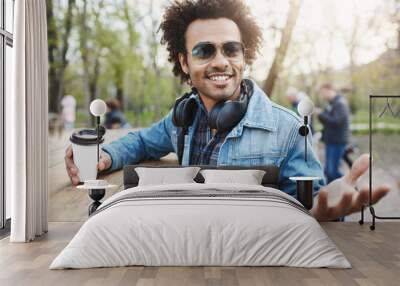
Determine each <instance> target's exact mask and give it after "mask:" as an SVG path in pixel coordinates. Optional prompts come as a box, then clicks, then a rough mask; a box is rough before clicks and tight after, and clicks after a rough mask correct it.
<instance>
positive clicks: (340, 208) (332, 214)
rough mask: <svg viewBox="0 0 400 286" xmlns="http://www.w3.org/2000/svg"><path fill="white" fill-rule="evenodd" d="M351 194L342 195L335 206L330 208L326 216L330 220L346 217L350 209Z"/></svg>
mask: <svg viewBox="0 0 400 286" xmlns="http://www.w3.org/2000/svg"><path fill="white" fill-rule="evenodd" d="M352 200H353V193H343V195H342V198H341V199H340V201H339V203H338V204H337V205H336V206H333V207H330V208H329V210H328V216H329V218H330V219H337V218H339V217H342V216H345V215H348V214H349V213H350V212H351V209H352V204H351V202H352Z"/></svg>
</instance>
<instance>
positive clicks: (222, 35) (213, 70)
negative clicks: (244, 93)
mask: <svg viewBox="0 0 400 286" xmlns="http://www.w3.org/2000/svg"><path fill="white" fill-rule="evenodd" d="M185 40H186V50H187V54H186V55H184V54H180V55H179V62H180V64H181V66H182V70H183V71H184V72H185V73H187V74H189V76H190V80H191V82H192V84H193V86H194V87H196V88H197V90H198V91H199V93H200V96H201V97H202V100H203V102H204V104H205V105H206V107H207V109H208V107H212V106H213V105H214V104H215V103H217V102H219V101H221V100H227V99H235V98H237V97H238V96H239V94H240V82H241V81H242V78H243V70H244V65H245V63H244V56H243V57H240V60H237V58H236V59H235V60H232V58H230V57H227V56H226V55H224V53H223V51H222V44H223V43H226V42H237V43H238V42H239V43H240V42H241V34H240V30H239V28H238V26H237V25H236V23H235V22H233V21H232V20H229V19H227V18H219V19H204V20H203V19H201V20H195V21H193V22H192V23H190V25H189V26H188V28H187V30H186V34H185ZM199 43H212V44H213V45H215V47H217V49H216V53H215V55H214V56H213V57H212V58H210V59H209V60H208V61H206V62H202V61H199V60H198V59H196V58H195V57H193V55H192V50H193V48H194V47H195V46H196V45H198V44H199Z"/></svg>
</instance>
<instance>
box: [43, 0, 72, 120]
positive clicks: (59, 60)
mask: <svg viewBox="0 0 400 286" xmlns="http://www.w3.org/2000/svg"><path fill="white" fill-rule="evenodd" d="M46 5H47V11H46V17H47V23H48V25H47V38H48V53H49V111H50V112H54V113H59V111H60V100H61V97H62V96H63V94H64V71H65V69H66V68H67V65H68V60H67V57H66V55H67V52H68V48H69V44H68V43H69V42H68V41H69V36H70V34H71V28H72V9H73V6H74V5H75V0H69V1H68V7H67V10H66V12H65V14H64V25H63V27H64V28H65V31H64V34H63V36H62V46H61V47H59V42H58V38H59V35H58V33H57V26H56V21H55V18H54V14H53V2H52V0H47V1H46ZM60 49H61V50H60Z"/></svg>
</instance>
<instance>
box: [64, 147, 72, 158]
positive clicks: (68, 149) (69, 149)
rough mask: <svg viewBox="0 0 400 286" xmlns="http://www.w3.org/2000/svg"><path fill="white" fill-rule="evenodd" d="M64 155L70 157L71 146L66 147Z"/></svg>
mask: <svg viewBox="0 0 400 286" xmlns="http://www.w3.org/2000/svg"><path fill="white" fill-rule="evenodd" d="M65 155H66V156H67V157H72V155H73V154H72V147H71V146H68V148H67V149H66V150H65Z"/></svg>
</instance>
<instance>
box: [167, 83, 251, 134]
mask: <svg viewBox="0 0 400 286" xmlns="http://www.w3.org/2000/svg"><path fill="white" fill-rule="evenodd" d="M240 86H241V88H242V90H243V93H241V95H240V98H239V100H235V101H232V100H226V101H221V102H218V103H217V104H216V105H215V106H214V107H213V108H212V109H211V111H210V112H209V113H208V126H209V127H210V128H211V129H216V130H217V131H218V132H224V131H228V130H230V129H232V128H233V127H234V126H236V125H237V124H238V123H239V122H240V120H242V118H243V116H244V115H245V114H246V110H247V106H248V104H249V101H250V97H251V95H252V93H253V85H252V82H251V81H250V80H247V79H245V80H243V81H242V82H241V83H240ZM196 93H197V90H196V89H195V88H192V90H191V91H190V92H188V93H185V94H184V95H183V96H181V97H180V98H178V99H177V100H176V101H175V105H174V109H173V113H172V122H173V124H174V125H175V126H176V127H181V128H183V129H187V128H188V127H189V126H191V125H192V123H193V119H194V116H195V115H196V112H197V109H198V105H197V102H196V99H195V98H194V97H191V95H192V94H196Z"/></svg>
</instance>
